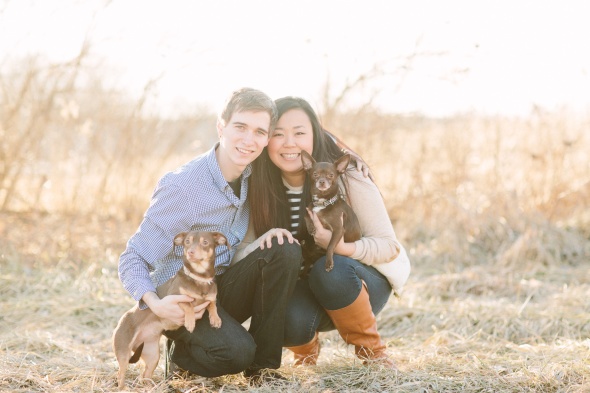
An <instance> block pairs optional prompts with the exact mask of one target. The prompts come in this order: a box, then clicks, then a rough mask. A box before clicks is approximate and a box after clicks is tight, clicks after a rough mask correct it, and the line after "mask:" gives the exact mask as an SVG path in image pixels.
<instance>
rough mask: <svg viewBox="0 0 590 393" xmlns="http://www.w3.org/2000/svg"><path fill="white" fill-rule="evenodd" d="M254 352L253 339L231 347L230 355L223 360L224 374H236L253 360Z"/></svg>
mask: <svg viewBox="0 0 590 393" xmlns="http://www.w3.org/2000/svg"><path fill="white" fill-rule="evenodd" d="M255 354H256V344H255V343H254V340H252V341H249V342H243V343H242V345H240V346H236V347H233V348H232V350H231V356H229V357H228V358H226V360H225V361H224V363H225V364H224V366H223V369H224V370H225V373H226V374H237V373H239V372H242V371H244V370H245V369H247V368H248V367H250V365H251V364H252V362H254V355H255Z"/></svg>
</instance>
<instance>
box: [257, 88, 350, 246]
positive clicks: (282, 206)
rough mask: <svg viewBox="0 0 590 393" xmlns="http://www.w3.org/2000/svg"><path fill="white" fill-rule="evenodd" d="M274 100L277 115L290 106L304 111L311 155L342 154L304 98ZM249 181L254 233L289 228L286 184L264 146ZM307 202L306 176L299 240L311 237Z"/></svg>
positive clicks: (318, 158)
mask: <svg viewBox="0 0 590 393" xmlns="http://www.w3.org/2000/svg"><path fill="white" fill-rule="evenodd" d="M275 103H276V105H277V109H278V115H279V118H280V117H281V116H282V115H283V114H284V113H285V112H287V111H290V110H292V109H300V110H302V111H304V112H305V113H306V114H307V117H309V120H310V121H311V125H312V130H313V152H312V156H313V158H314V159H315V160H316V161H318V162H320V161H324V162H326V161H327V162H334V161H336V160H337V159H338V158H340V157H342V156H343V155H344V153H343V152H342V151H341V150H340V148H339V147H338V146H337V145H336V142H335V141H334V140H333V139H332V137H330V136H329V134H328V133H327V132H326V131H325V130H324V129H323V128H322V125H321V124H320V120H319V118H318V116H317V115H316V113H315V111H314V110H313V108H312V107H311V105H309V103H308V102H307V101H305V100H304V99H302V98H298V97H283V98H279V99H278V100H276V101H275ZM249 182H250V183H249V186H248V200H249V201H250V217H251V220H252V223H253V225H254V231H255V232H256V236H257V237H258V236H261V235H262V234H264V233H265V232H266V231H268V230H270V229H272V228H286V229H289V228H290V227H291V225H290V215H291V214H290V210H289V203H288V202H287V193H286V192H285V185H284V184H283V181H282V178H281V171H280V169H279V168H278V167H277V166H276V165H275V164H274V163H273V162H272V161H271V159H270V157H269V156H268V151H267V149H266V148H265V149H264V150H263V152H262V154H261V155H260V156H259V157H258V158H257V159H256V160H255V161H254V162H253V163H252V175H251V176H250V180H249ZM310 202H311V195H310V183H309V179H308V177H307V176H306V177H305V183H304V185H303V195H302V197H301V205H300V207H299V230H298V235H297V238H298V239H299V240H308V239H313V238H312V237H311V236H310V235H309V234H308V233H307V228H306V226H305V221H304V217H305V216H306V215H307V212H306V210H305V207H306V206H307V205H308V204H309V203H310Z"/></svg>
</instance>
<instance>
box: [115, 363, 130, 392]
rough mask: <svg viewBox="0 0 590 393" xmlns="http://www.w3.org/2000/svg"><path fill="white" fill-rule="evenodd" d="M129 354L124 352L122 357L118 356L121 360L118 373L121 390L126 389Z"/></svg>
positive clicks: (118, 383)
mask: <svg viewBox="0 0 590 393" xmlns="http://www.w3.org/2000/svg"><path fill="white" fill-rule="evenodd" d="M127 359H129V356H128V355H126V354H122V355H121V356H120V357H119V356H117V361H118V362H119V374H117V385H118V386H119V390H123V389H125V373H126V372H127V366H128V364H129V363H128V362H127Z"/></svg>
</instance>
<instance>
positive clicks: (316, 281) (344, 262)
mask: <svg viewBox="0 0 590 393" xmlns="http://www.w3.org/2000/svg"><path fill="white" fill-rule="evenodd" d="M355 262H356V261H354V260H353V259H350V258H347V257H342V256H340V255H334V268H333V269H332V270H331V271H329V272H327V271H326V268H325V265H324V263H325V257H322V258H320V259H319V260H318V261H317V262H316V263H315V264H314V265H313V266H312V268H311V271H310V272H309V285H310V287H311V288H312V290H314V292H315V289H317V288H324V289H325V290H333V291H334V293H336V294H338V293H342V291H343V290H344V289H347V290H352V291H357V292H359V291H360V288H361V285H362V282H361V280H360V278H359V277H358V275H357V273H356V265H355ZM357 264H358V262H357Z"/></svg>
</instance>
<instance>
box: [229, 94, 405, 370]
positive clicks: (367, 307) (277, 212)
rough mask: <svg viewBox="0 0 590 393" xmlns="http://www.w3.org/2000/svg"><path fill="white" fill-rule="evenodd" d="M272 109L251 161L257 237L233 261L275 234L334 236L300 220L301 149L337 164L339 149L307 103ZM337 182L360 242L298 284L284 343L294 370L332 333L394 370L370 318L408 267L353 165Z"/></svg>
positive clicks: (323, 242) (342, 246) (343, 246)
mask: <svg viewBox="0 0 590 393" xmlns="http://www.w3.org/2000/svg"><path fill="white" fill-rule="evenodd" d="M276 104H277V109H278V112H279V120H278V122H277V126H276V127H275V130H274V131H273V132H272V134H271V137H270V140H269V144H268V146H267V148H266V149H265V150H264V151H263V153H262V154H261V156H260V157H259V158H258V159H257V160H256V161H255V162H254V163H253V174H252V176H251V177H250V180H251V183H250V187H249V192H250V195H249V197H250V226H251V228H250V229H249V231H250V239H254V238H255V237H258V239H257V240H255V241H254V242H253V243H252V244H251V245H250V246H248V247H245V248H242V250H241V251H239V252H238V255H237V258H241V257H243V256H244V255H247V254H248V253H249V252H250V251H251V250H252V249H253V248H256V247H258V246H260V247H261V248H264V246H265V245H266V246H267V247H268V246H270V241H271V240H272V238H273V237H278V240H279V243H282V241H284V240H283V237H286V238H287V240H288V241H289V242H292V241H294V240H293V239H296V240H297V241H298V242H300V243H301V242H303V241H305V242H310V241H312V242H315V243H316V244H317V245H319V246H320V247H322V248H326V246H327V244H328V241H329V239H330V237H331V232H330V231H329V230H326V229H324V228H323V227H322V226H321V225H320V224H319V221H318V220H317V216H315V215H313V214H314V213H309V214H312V218H313V219H314V220H315V223H316V228H317V230H316V233H315V234H314V236H312V235H310V234H309V233H308V232H307V229H306V225H305V222H304V215H305V214H308V212H307V211H306V206H307V205H308V204H309V203H310V201H311V196H310V183H309V180H308V178H307V176H306V173H305V171H304V170H303V164H302V162H301V151H302V150H305V151H307V152H308V153H310V154H311V155H312V156H313V157H314V159H315V160H316V161H318V162H319V161H330V162H334V161H335V160H337V159H338V158H339V157H341V156H342V155H343V154H344V152H343V150H341V149H340V148H339V147H338V145H337V143H336V141H335V140H334V138H333V137H332V136H331V135H330V134H329V133H328V132H326V131H325V130H324V129H323V128H322V126H321V124H320V122H319V120H318V117H317V115H316V114H315V112H314V110H313V109H312V108H311V106H310V105H309V103H307V102H306V101H305V100H303V99H301V98H296V97H284V98H281V99H278V100H276ZM341 178H342V179H343V181H342V184H341V185H342V189H343V191H344V193H345V194H346V196H347V199H348V202H349V203H350V204H351V206H352V208H353V210H354V211H355V213H356V214H357V216H358V218H359V222H360V225H361V230H362V233H363V237H362V238H361V239H360V240H358V241H356V242H353V243H345V242H344V240H341V241H340V243H339V244H338V245H337V246H336V249H335V254H338V255H335V256H334V261H335V262H334V269H333V270H332V271H331V272H326V271H325V268H324V264H325V260H324V258H325V257H322V258H320V260H319V261H313V262H315V263H314V265H313V267H312V269H311V271H310V272H309V275H308V277H305V278H302V279H300V280H299V281H298V282H297V285H296V288H295V291H294V293H293V296H292V298H291V300H290V302H289V304H288V306H287V307H288V308H287V314H286V319H287V320H286V323H285V326H286V331H285V346H287V347H288V348H289V349H291V350H292V351H293V352H294V354H295V365H313V364H316V362H317V358H318V355H319V349H320V348H319V340H318V332H325V331H330V330H333V329H334V328H336V329H338V332H339V333H340V335H341V337H342V338H343V339H344V340H345V341H346V342H347V343H349V344H353V345H355V353H356V355H357V356H358V357H359V358H360V359H362V360H363V361H365V362H366V361H379V362H381V363H383V364H385V365H387V366H390V367H391V368H395V364H394V363H393V361H391V360H390V359H389V358H388V357H387V354H386V352H385V345H384V344H383V342H382V341H381V338H380V335H379V333H378V332H377V325H376V320H375V315H376V314H378V313H379V312H380V311H381V310H382V309H383V307H384V306H385V304H386V303H387V300H388V299H389V296H390V294H391V291H392V288H393V290H395V291H400V290H401V288H402V287H403V284H404V283H405V281H406V280H407V277H408V275H409V272H410V263H409V260H408V258H407V255H406V253H405V250H404V249H403V247H402V246H401V245H400V244H399V242H398V241H397V238H396V236H395V232H394V230H393V227H392V225H391V222H390V220H389V217H388V215H387V210H386V208H385V205H384V203H383V199H382V197H381V194H380V192H379V190H378V189H377V187H376V186H375V184H374V183H373V182H372V181H371V180H370V179H368V178H366V177H365V176H363V175H362V174H361V173H360V172H359V171H357V170H355V169H354V168H352V167H349V170H348V171H347V172H346V173H345V174H343V176H341ZM289 231H290V232H291V233H289ZM252 232H253V233H252ZM248 237H249V236H248V235H246V238H247V239H248ZM247 239H245V241H246V240H247ZM242 247H244V246H242Z"/></svg>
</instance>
